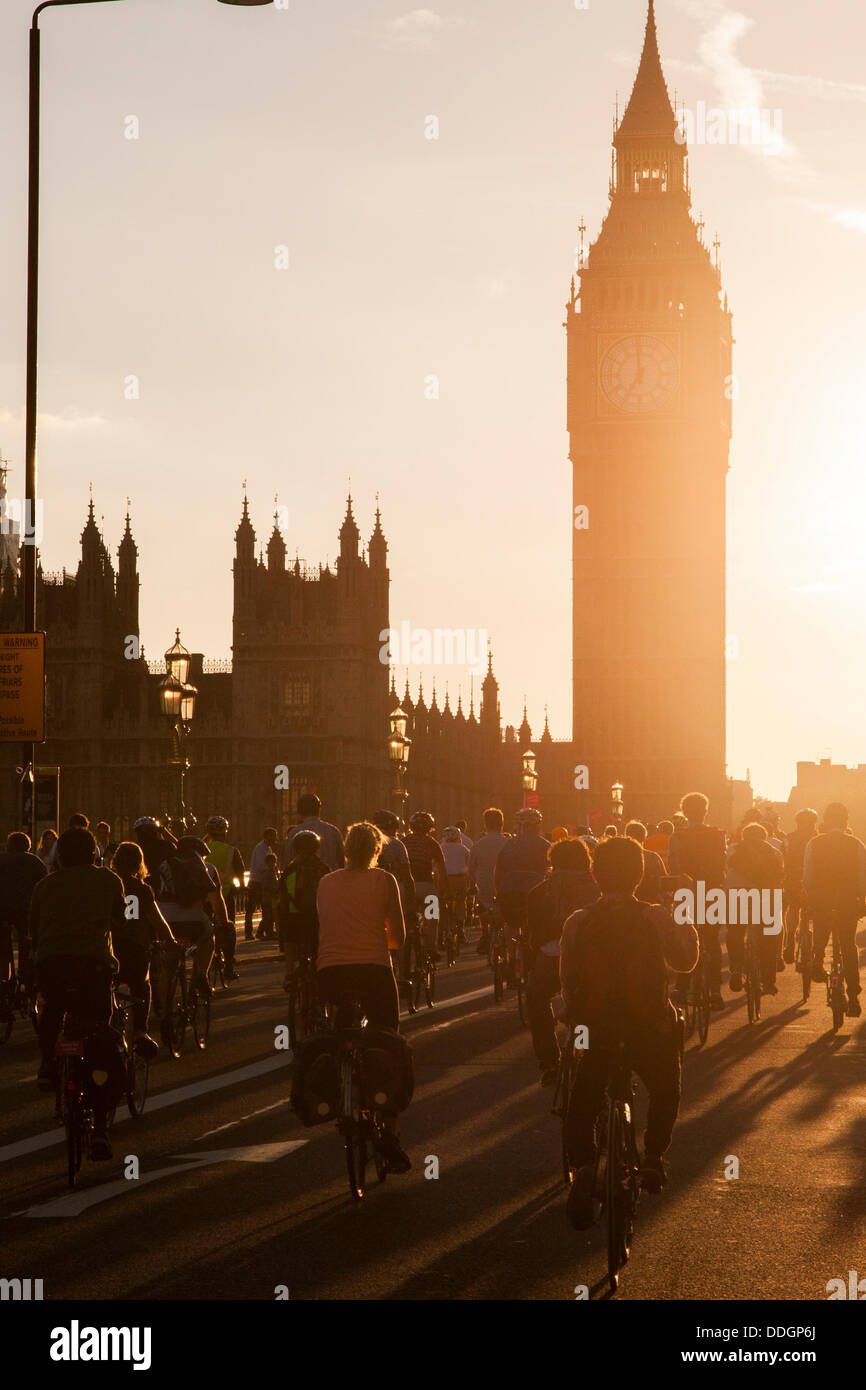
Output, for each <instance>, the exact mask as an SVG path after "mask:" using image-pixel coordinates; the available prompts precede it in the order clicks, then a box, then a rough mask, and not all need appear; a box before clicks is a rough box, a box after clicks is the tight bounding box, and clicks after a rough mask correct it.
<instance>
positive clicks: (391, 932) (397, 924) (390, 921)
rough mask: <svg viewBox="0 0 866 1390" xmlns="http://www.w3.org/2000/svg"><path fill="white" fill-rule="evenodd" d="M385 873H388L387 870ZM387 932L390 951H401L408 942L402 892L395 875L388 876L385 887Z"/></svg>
mask: <svg viewBox="0 0 866 1390" xmlns="http://www.w3.org/2000/svg"><path fill="white" fill-rule="evenodd" d="M383 872H385V873H387V870H383ZM385 930H386V932H387V936H388V950H389V951H399V950H400V947H401V946H402V945H403V943H404V942H405V940H406V922H405V919H404V917H403V905H402V903H401V902H400V890H399V888H398V887H397V880H396V878H395V877H394V875H393V874H388V878H387V882H386V885H385Z"/></svg>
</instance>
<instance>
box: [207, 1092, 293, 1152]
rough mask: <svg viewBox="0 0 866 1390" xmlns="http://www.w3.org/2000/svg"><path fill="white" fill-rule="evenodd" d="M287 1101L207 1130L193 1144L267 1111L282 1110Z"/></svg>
mask: <svg viewBox="0 0 866 1390" xmlns="http://www.w3.org/2000/svg"><path fill="white" fill-rule="evenodd" d="M288 1103H289V1102H288V1100H278V1101H276V1102H275V1103H274V1104H273V1105H263V1106H262V1108H261V1110H251V1111H250V1113H249V1114H248V1115H241V1117H240V1119H239V1120H229V1122H228V1124H227V1125H217V1127H216V1129H209V1130H207V1131H206V1132H205V1133H204V1134H200V1135H199V1136H198V1138H197V1139H193V1141H192V1142H193V1143H194V1144H197V1143H198V1141H199V1139H210V1137H211V1135H213V1134H222V1133H223V1131H224V1130H226V1129H234V1128H235V1126H236V1125H242V1124H243V1123H244V1122H245V1121H246V1120H252V1119H253V1118H254V1117H255V1116H256V1115H266V1114H267V1113H268V1111H269V1110H282V1109H283V1107H284V1106H286V1105H288Z"/></svg>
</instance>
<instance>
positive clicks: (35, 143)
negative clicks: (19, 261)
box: [21, 0, 273, 833]
mask: <svg viewBox="0 0 866 1390" xmlns="http://www.w3.org/2000/svg"><path fill="white" fill-rule="evenodd" d="M121 2H122V0H121ZM272 2H273V0H219V3H220V4H222V5H236V6H239V7H246V8H252V7H253V6H264V5H270V4H272ZM112 3H113V4H116V3H118V0H42V3H41V4H39V5H37V6H36V8H35V10H34V11H33V16H32V18H31V21H30V49H29V56H30V63H29V78H28V95H27V102H28V116H27V339H26V347H25V362H24V379H25V385H24V532H25V536H26V537H27V543H26V544H25V545H24V546H23V552H24V553H23V556H22V560H21V574H22V581H23V582H22V589H23V598H24V612H23V615H22V617H23V624H22V631H23V632H36V631H37V628H36V576H37V573H38V555H37V546H36V523H35V518H36V498H37V479H36V456H37V448H36V412H37V395H38V366H39V352H38V328H39V127H40V120H41V95H42V58H41V30H40V28H39V16H40V15H41V14H42V12H43V11H44V10H53V9H57V8H58V7H63V8H64V9H65V8H68V7H70V6H72V5H75V6H78V5H96V4H103V5H104V4H112ZM28 531H32V532H33V534H32V535H30V536H27V532H28ZM194 698H195V697H193V699H194ZM190 718H192V712H191V707H190ZM24 761H25V763H26V764H27V765H28V768H29V771H30V773H31V776H32V775H33V773H34V769H35V766H36V745H35V744H33V743H26V744H25V745H24ZM34 785H35V784H34ZM31 804H32V806H33V807H34V813H35V806H36V798H35V795H34V796H33V797H32V798H31ZM31 830H33V831H34V833H35V819H34V821H33V823H32V825H31Z"/></svg>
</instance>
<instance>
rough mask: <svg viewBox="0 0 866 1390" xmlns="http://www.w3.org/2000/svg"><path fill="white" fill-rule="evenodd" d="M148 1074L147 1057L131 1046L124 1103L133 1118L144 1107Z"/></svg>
mask: <svg viewBox="0 0 866 1390" xmlns="http://www.w3.org/2000/svg"><path fill="white" fill-rule="evenodd" d="M149 1075H150V1066H149V1063H148V1060H147V1058H146V1057H145V1056H143V1055H142V1054H141V1053H140V1052H139V1051H138V1050H137V1048H135V1047H133V1052H132V1056H131V1057H130V1058H129V1059H128V1061H127V1064H126V1105H127V1109H128V1110H129V1113H130V1115H131V1116H132V1118H133V1119H134V1120H135V1119H137V1118H138V1116H139V1115H140V1114H141V1112H142V1110H143V1109H144V1106H145V1102H146V1100H147V1083H148V1078H149Z"/></svg>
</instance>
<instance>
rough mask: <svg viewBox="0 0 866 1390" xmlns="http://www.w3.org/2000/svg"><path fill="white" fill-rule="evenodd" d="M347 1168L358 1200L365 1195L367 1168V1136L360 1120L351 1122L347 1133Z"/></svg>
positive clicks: (351, 1185)
mask: <svg viewBox="0 0 866 1390" xmlns="http://www.w3.org/2000/svg"><path fill="white" fill-rule="evenodd" d="M346 1169H347V1171H348V1174H349V1191H350V1192H351V1194H352V1196H353V1197H354V1199H355V1201H356V1202H360V1200H361V1198H362V1197H363V1195H364V1176H365V1173H366V1169H367V1136H366V1135H365V1134H364V1130H363V1127H362V1124H361V1122H360V1121H359V1120H354V1119H353V1120H351V1121H350V1122H349V1131H348V1133H347V1135H346Z"/></svg>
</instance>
